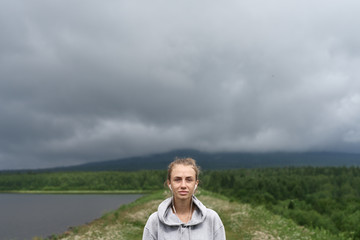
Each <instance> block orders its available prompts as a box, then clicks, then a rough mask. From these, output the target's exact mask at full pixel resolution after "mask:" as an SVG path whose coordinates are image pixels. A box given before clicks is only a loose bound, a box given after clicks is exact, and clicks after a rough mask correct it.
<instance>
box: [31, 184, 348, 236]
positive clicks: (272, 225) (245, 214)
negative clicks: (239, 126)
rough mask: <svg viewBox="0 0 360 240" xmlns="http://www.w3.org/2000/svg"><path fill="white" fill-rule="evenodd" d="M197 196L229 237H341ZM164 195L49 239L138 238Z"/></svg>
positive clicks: (262, 210) (261, 211) (220, 198)
mask: <svg viewBox="0 0 360 240" xmlns="http://www.w3.org/2000/svg"><path fill="white" fill-rule="evenodd" d="M197 196H198V198H199V199H200V200H201V201H202V202H203V203H204V204H205V205H206V206H207V207H209V208H212V209H214V210H215V211H217V212H218V213H219V215H220V217H221V219H222V221H223V223H224V226H225V229H226V236H227V239H228V240H235V239H236V240H238V239H252V240H260V239H261V240H262V239H272V240H275V239H298V240H301V239H314V240H320V239H324V240H325V239H326V240H332V239H334V240H335V239H337V240H341V239H343V238H342V237H341V236H335V235H331V234H330V233H329V232H326V231H323V230H319V229H316V230H314V229H307V228H304V227H301V226H298V225H296V224H295V223H294V222H293V221H291V220H288V219H285V218H282V217H280V216H277V215H273V214H272V213H270V212H269V211H267V210H266V209H265V208H264V207H261V206H260V207H251V206H250V205H248V204H242V203H239V202H234V201H229V200H228V199H227V198H225V197H224V196H221V195H215V194H212V193H210V192H207V191H204V190H200V193H199V194H198V195H197ZM165 197H166V193H164V192H157V193H154V194H151V195H147V196H144V197H142V198H140V199H138V200H136V201H135V202H133V203H131V204H128V205H125V206H122V207H120V208H119V209H118V210H116V211H113V212H110V213H108V214H105V215H104V216H103V217H102V218H100V219H97V220H95V221H93V222H91V223H89V224H87V225H84V226H78V227H73V228H71V229H69V231H68V232H66V233H64V234H61V235H59V236H53V237H51V238H50V239H62V240H75V239H76V240H85V239H103V240H107V239H109V240H110V239H126V240H132V239H141V237H142V231H143V228H144V225H145V223H146V220H147V218H148V217H149V216H150V214H151V213H152V212H154V211H156V209H157V206H158V204H159V203H160V202H161V201H162V200H163V199H164V198H165ZM35 239H36V238H35Z"/></svg>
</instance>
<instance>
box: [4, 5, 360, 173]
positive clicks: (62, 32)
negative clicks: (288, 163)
mask: <svg viewBox="0 0 360 240" xmlns="http://www.w3.org/2000/svg"><path fill="white" fill-rule="evenodd" d="M359 22H360V1H358V0H353V1H347V0H345V1H329V0H322V1H318V0H315V1H295V0H294V1H289V0H275V1H268V0H241V1H239V0H236V1H212V0H206V1H203V0H199V1H190V0H185V1H168V0H162V1H157V0H152V1H147V0H143V1H138V0H132V1H122V0H109V1H100V0H98V1H89V0H83V1H80V0H75V1H73V0H71V1H70V0H52V1H48V0H2V1H1V2H0V33H1V36H0V169H19V168H39V167H52V166H63V165H71V164H79V163H85V162H89V161H100V160H109V159H117V158H122V157H129V156H139V155H143V154H151V153H160V152H165V151H170V150H174V149H182V148H192V149H197V150H201V151H251V152H253V151H255V152H259V151H262V152H266V151H342V152H360V147H359V145H360V67H359V66H360V31H358V28H359V26H358V25H359Z"/></svg>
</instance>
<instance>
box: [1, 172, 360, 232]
mask: <svg viewBox="0 0 360 240" xmlns="http://www.w3.org/2000/svg"><path fill="white" fill-rule="evenodd" d="M165 178H166V171H162V170H147V171H132V172H120V171H104V172H52V173H34V172H27V173H1V174H0V191H2V192H14V191H15V192H32V193H43V192H45V193H49V192H51V193H119V194H120V193H140V192H142V193H146V195H145V196H144V197H142V198H140V199H139V200H137V201H135V202H133V203H131V204H128V205H125V206H122V207H120V208H119V209H117V210H116V211H113V212H111V213H108V214H105V215H104V216H103V217H102V218H100V219H97V220H94V221H93V222H92V223H90V224H87V225H84V226H74V227H73V228H72V229H70V230H69V231H68V232H66V233H64V234H63V235H60V236H53V238H54V239H140V238H141V234H142V229H143V227H144V224H145V222H146V220H147V218H148V216H149V215H150V214H151V213H152V212H154V211H156V208H157V205H158V204H159V203H160V202H161V200H163V199H164V198H165V197H166V191H165V190H164V189H165V188H164V184H163V183H164V181H165ZM200 179H201V182H200V186H201V189H200V191H199V192H198V193H197V194H198V197H199V199H200V200H201V201H203V202H204V204H205V205H206V206H208V207H210V208H213V209H214V210H216V211H217V212H218V213H219V215H220V216H221V218H222V220H223V222H224V225H225V228H226V233H227V238H228V239H360V229H359V227H358V226H360V187H359V186H360V168H358V167H298V168H257V169H235V170H219V171H215V170H211V171H210V170H208V171H203V172H202V173H201V175H200Z"/></svg>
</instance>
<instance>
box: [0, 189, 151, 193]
mask: <svg viewBox="0 0 360 240" xmlns="http://www.w3.org/2000/svg"><path fill="white" fill-rule="evenodd" d="M153 192H154V191H150V190H104V191H101V190H16V191H0V194H2V193H4V194H6V193H7V194H150V193H153Z"/></svg>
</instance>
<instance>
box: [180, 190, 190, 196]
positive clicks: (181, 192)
mask: <svg viewBox="0 0 360 240" xmlns="http://www.w3.org/2000/svg"><path fill="white" fill-rule="evenodd" d="M188 193H189V192H187V191H179V194H180V195H186V194H188Z"/></svg>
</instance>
